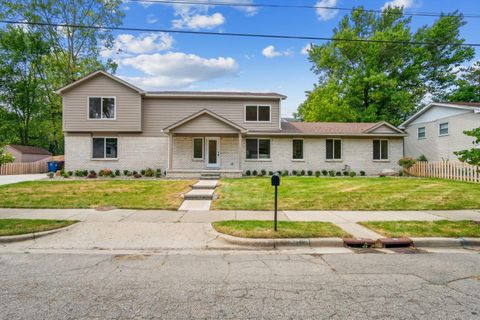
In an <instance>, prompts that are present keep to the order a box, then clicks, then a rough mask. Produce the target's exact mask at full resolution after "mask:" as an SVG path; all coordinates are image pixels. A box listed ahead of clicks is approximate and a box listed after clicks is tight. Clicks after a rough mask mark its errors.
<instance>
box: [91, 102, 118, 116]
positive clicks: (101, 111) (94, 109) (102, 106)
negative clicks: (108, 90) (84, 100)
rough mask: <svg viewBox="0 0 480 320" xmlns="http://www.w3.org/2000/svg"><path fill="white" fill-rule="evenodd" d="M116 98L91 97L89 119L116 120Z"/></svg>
mask: <svg viewBox="0 0 480 320" xmlns="http://www.w3.org/2000/svg"><path fill="white" fill-rule="evenodd" d="M115 105H116V103H115V98H106V97H89V98H88V118H89V119H115Z"/></svg>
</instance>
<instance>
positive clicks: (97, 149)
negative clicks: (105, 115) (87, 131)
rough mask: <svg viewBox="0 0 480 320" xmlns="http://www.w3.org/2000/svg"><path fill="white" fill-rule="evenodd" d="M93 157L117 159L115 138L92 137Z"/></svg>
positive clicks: (116, 140) (116, 141)
mask: <svg viewBox="0 0 480 320" xmlns="http://www.w3.org/2000/svg"><path fill="white" fill-rule="evenodd" d="M92 147H93V150H92V158H93V159H117V157H118V154H117V150H118V139H117V138H93V143H92Z"/></svg>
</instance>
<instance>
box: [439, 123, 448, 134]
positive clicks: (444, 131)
mask: <svg viewBox="0 0 480 320" xmlns="http://www.w3.org/2000/svg"><path fill="white" fill-rule="evenodd" d="M447 134H448V122H444V123H440V124H439V125H438V135H439V136H446V135H447Z"/></svg>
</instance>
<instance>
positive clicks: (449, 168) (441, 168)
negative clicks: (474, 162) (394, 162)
mask: <svg viewBox="0 0 480 320" xmlns="http://www.w3.org/2000/svg"><path fill="white" fill-rule="evenodd" d="M479 170H480V168H479V167H475V166H471V165H469V164H466V163H463V162H460V161H417V163H415V164H414V165H413V167H411V168H410V169H408V170H407V172H408V173H409V174H410V175H412V176H415V177H430V178H442V179H450V180H460V181H471V182H480V172H479Z"/></svg>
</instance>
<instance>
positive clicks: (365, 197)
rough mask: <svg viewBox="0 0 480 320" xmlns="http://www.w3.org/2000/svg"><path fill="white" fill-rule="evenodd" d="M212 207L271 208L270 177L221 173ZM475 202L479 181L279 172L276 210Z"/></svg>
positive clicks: (479, 198) (479, 204)
mask: <svg viewBox="0 0 480 320" xmlns="http://www.w3.org/2000/svg"><path fill="white" fill-rule="evenodd" d="M217 193H218V194H219V196H220V197H219V199H218V200H216V201H214V203H213V208H214V209H217V210H272V208H273V187H272V186H271V185H270V178H242V179H222V180H221V181H220V187H219V188H217ZM478 208H480V184H475V183H468V182H459V181H451V180H440V179H416V178H377V177H372V178H360V177H357V178H350V177H347V178H315V177H282V178H281V185H280V187H279V209H280V210H434V209H439V210H440V209H442V210H443V209H478Z"/></svg>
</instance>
